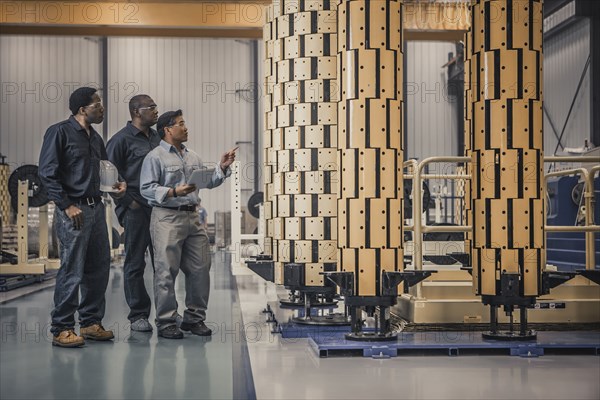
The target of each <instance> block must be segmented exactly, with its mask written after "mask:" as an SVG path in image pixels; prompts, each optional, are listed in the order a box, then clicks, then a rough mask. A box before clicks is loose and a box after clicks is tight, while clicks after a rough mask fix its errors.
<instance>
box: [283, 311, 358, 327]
mask: <svg viewBox="0 0 600 400" xmlns="http://www.w3.org/2000/svg"><path fill="white" fill-rule="evenodd" d="M292 322H295V323H297V324H302V325H320V326H347V325H350V320H349V319H348V317H346V316H345V315H344V314H337V313H336V314H329V315H312V316H309V317H294V318H292Z"/></svg>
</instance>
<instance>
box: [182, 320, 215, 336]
mask: <svg viewBox="0 0 600 400" xmlns="http://www.w3.org/2000/svg"><path fill="white" fill-rule="evenodd" d="M179 328H180V329H181V330H182V331H188V332H191V333H193V334H194V335H198V336H210V335H212V331H211V330H210V329H209V327H208V326H206V325H205V324H204V321H200V322H196V323H195V324H190V323H187V322H182V323H181V326H180V327H179Z"/></svg>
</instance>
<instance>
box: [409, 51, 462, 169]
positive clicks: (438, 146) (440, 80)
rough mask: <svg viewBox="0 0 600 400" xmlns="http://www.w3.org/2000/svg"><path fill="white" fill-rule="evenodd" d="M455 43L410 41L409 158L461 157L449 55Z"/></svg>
mask: <svg viewBox="0 0 600 400" xmlns="http://www.w3.org/2000/svg"><path fill="white" fill-rule="evenodd" d="M450 52H452V53H456V50H455V45H454V43H448V42H425V41H408V42H406V49H405V54H406V63H407V78H406V83H407V91H406V103H407V112H406V118H407V126H408V131H407V133H406V136H407V140H406V144H405V151H406V153H407V158H418V159H419V160H422V159H424V158H427V157H432V156H448V155H456V154H457V151H458V150H457V134H458V133H457V126H456V117H455V115H454V107H453V106H454V105H453V104H452V102H453V101H454V100H453V98H451V97H449V96H448V93H447V76H448V74H447V69H446V68H442V66H443V65H444V64H446V63H447V62H448V53H450Z"/></svg>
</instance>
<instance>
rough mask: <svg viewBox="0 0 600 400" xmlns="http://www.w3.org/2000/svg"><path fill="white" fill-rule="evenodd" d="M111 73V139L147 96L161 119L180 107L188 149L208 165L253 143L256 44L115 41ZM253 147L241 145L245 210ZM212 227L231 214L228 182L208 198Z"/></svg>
mask: <svg viewBox="0 0 600 400" xmlns="http://www.w3.org/2000/svg"><path fill="white" fill-rule="evenodd" d="M108 59H109V65H108V71H109V82H110V88H111V94H112V96H111V100H110V103H109V104H108V106H109V109H108V124H109V132H110V133H109V136H112V135H113V134H114V133H116V132H117V131H118V130H119V129H121V128H122V127H123V126H124V124H125V123H126V121H128V120H129V119H130V116H129V110H128V102H129V100H130V99H131V97H132V96H133V95H135V94H142V93H145V94H148V95H150V96H151V97H152V98H153V99H154V101H156V103H157V104H158V107H159V113H160V114H162V113H163V112H165V111H168V110H176V109H179V108H181V109H182V110H183V113H184V118H185V120H186V124H187V127H188V130H189V141H188V143H187V146H189V147H190V148H191V149H193V150H194V151H196V152H197V153H198V154H199V155H200V157H201V158H202V159H203V160H205V161H206V162H213V163H216V162H218V160H219V158H220V155H221V154H222V153H223V152H225V151H227V150H230V149H231V148H233V147H235V146H236V142H252V141H253V117H254V116H253V103H252V101H251V93H248V92H241V93H237V94H236V90H242V91H243V90H246V89H252V79H253V77H252V47H251V45H250V41H249V40H234V39H197V38H125V37H123V38H110V39H109V42H108ZM253 155H254V154H253V144H252V143H246V144H244V143H243V144H240V148H239V151H238V157H237V159H238V160H240V161H241V162H242V171H243V172H245V173H246V179H245V180H244V179H243V186H242V188H244V189H250V190H247V191H244V192H243V193H242V204H243V205H245V204H246V202H247V198H248V197H249V196H250V195H251V194H252V190H251V189H252V188H253V181H252V179H253V173H252V172H253V168H252V167H253V166H252V162H253ZM200 194H201V197H202V204H203V206H204V207H205V208H206V209H207V210H208V213H209V221H210V222H213V216H214V212H215V211H228V210H229V209H230V206H229V204H230V200H229V199H230V190H229V182H226V184H224V185H223V186H221V187H219V188H217V189H214V190H204V191H202V192H201V193H200Z"/></svg>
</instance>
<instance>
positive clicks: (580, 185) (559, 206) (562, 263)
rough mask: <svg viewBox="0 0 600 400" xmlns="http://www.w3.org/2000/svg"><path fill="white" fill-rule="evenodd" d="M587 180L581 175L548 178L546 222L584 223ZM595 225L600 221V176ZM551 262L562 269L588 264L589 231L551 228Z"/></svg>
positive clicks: (599, 253) (598, 245)
mask: <svg viewBox="0 0 600 400" xmlns="http://www.w3.org/2000/svg"><path fill="white" fill-rule="evenodd" d="M583 189H584V182H580V179H579V177H578V176H563V177H558V178H551V179H549V180H548V190H547V196H548V197H547V203H546V208H547V216H548V217H547V221H546V226H579V225H583V224H584V217H583V215H584V213H585V212H588V210H585V206H584V203H585V201H584V195H583V194H584V190H583ZM594 198H595V200H596V201H595V202H593V208H594V212H593V215H594V225H600V178H598V177H597V178H595V179H594ZM546 238H547V239H546V250H547V263H548V264H552V265H555V266H556V267H557V268H558V270H559V271H576V270H580V269H585V267H586V246H585V232H548V233H547V236H546ZM594 243H595V267H596V268H598V263H599V261H600V234H598V233H594Z"/></svg>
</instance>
